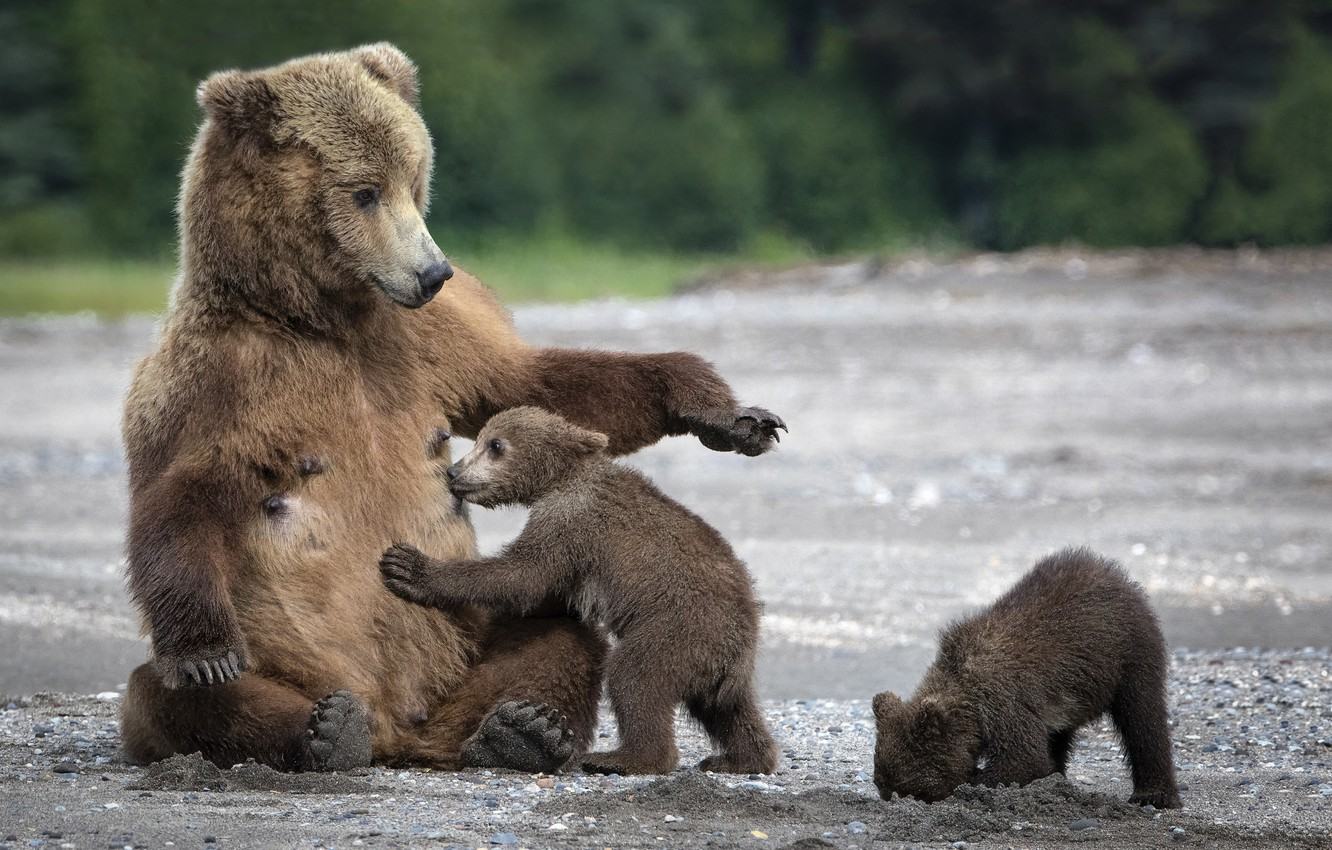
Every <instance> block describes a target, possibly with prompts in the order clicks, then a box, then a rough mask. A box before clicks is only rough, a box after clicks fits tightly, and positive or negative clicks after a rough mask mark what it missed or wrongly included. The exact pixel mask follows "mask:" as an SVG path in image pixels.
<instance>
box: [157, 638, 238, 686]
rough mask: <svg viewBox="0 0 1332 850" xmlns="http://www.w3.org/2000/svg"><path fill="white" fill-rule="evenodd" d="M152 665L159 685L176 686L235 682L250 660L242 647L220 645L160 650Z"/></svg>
mask: <svg viewBox="0 0 1332 850" xmlns="http://www.w3.org/2000/svg"><path fill="white" fill-rule="evenodd" d="M154 665H155V666H156V667H157V672H158V673H159V674H161V676H162V684H164V685H166V686H167V687H168V688H172V689H175V688H179V687H184V686H194V687H199V686H202V687H207V686H208V685H221V684H224V683H226V682H234V681H236V680H237V679H239V678H240V674H241V673H242V672H244V670H245V668H246V667H248V666H249V663H248V662H247V660H246V657H245V649H244V647H241V646H235V647H226V646H223V647H209V648H207V649H203V650H199V651H198V652H184V653H173V652H166V653H159V654H158V655H157V658H156V660H155V661H154Z"/></svg>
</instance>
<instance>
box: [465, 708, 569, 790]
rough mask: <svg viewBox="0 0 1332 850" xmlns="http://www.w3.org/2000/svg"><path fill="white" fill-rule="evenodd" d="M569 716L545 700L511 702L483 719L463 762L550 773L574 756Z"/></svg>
mask: <svg viewBox="0 0 1332 850" xmlns="http://www.w3.org/2000/svg"><path fill="white" fill-rule="evenodd" d="M573 749H574V736H573V731H572V730H571V729H570V728H569V722H568V718H566V717H565V716H564V715H563V714H561V713H560V712H559V711H557V710H556V709H554V708H552V707H550V706H548V705H544V704H542V703H532V702H527V701H510V702H505V703H503V704H501V705H500V706H499V707H498V708H496V709H495V710H494V711H492V712H491V713H490V714H489V715H488V716H487V717H486V719H485V720H483V721H482V722H481V728H480V729H478V730H477V731H476V734H474V735H472V737H471V738H469V739H468V740H467V741H466V742H465V743H464V744H463V749H462V761H463V764H464V765H466V766H468V767H502V768H508V769H510V770H520V771H523V772H524V773H551V772H554V771H556V770H559V769H560V768H561V767H563V766H564V764H565V762H567V761H568V760H569V757H570V756H572V755H573Z"/></svg>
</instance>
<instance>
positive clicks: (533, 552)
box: [379, 407, 777, 774]
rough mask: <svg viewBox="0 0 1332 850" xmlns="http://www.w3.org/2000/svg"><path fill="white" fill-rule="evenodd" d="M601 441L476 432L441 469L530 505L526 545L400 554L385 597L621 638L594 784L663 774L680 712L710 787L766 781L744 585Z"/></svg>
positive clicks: (507, 420)
mask: <svg viewBox="0 0 1332 850" xmlns="http://www.w3.org/2000/svg"><path fill="white" fill-rule="evenodd" d="M605 447H606V437H605V435H604V434H598V433H595V432H593V431H588V430H587V429H585V428H579V427H578V426H577V425H573V424H571V423H569V422H567V421H566V420H565V419H563V418H562V417H560V416H557V415H556V414H554V413H550V412H549V411H546V410H539V409H537V408H535V407H515V408H511V409H509V410H505V411H503V412H501V413H499V414H496V416H495V417H494V418H493V419H491V420H490V421H489V422H487V423H486V425H485V427H484V428H482V429H481V434H480V436H479V437H477V440H476V445H475V446H474V447H473V448H472V451H470V452H468V454H467V456H466V457H464V458H463V459H462V460H460V461H458V462H457V463H456V464H454V465H453V466H451V467H449V470H448V478H449V489H450V490H452V491H453V494H454V495H455V496H458V497H459V498H462V499H466V500H467V501H469V502H473V503H475V504H478V505H483V506H485V507H497V506H500V505H511V504H520V505H527V506H530V507H531V509H532V511H531V513H530V514H529V515H528V518H527V525H525V526H524V527H523V531H522V534H520V535H518V538H517V539H516V540H514V541H513V542H512V543H510V544H509V545H507V546H505V547H504V549H503V551H501V552H500V553H499V554H498V555H495V556H493V557H489V558H472V559H454V560H448V561H443V560H436V559H434V558H430V557H428V556H427V555H425V554H423V553H422V552H420V551H419V550H418V549H415V548H414V547H412V546H408V545H405V544H399V545H397V546H394V547H393V548H391V549H389V550H388V551H387V552H385V553H384V557H383V559H381V560H380V562H379V569H380V572H381V573H383V575H384V583H385V584H386V585H387V586H388V587H389V588H390V589H391V590H392V591H393V592H394V593H396V594H398V595H399V596H401V597H402V598H404V599H407V600H409V601H412V602H417V603H419V604H422V605H430V606H433V607H443V608H448V607H453V606H457V605H463V604H471V605H484V606H486V607H488V608H498V609H500V610H505V611H511V612H515V613H527V612H529V611H531V610H532V609H534V608H535V607H537V606H539V605H541V604H542V603H543V602H545V601H547V600H548V599H550V598H552V597H555V598H558V599H560V600H561V601H562V602H563V603H564V604H565V605H567V606H569V607H570V608H571V609H573V610H576V611H578V612H579V613H580V614H581V615H582V616H583V617H584V618H586V619H587V620H589V621H595V622H600V623H602V624H603V625H604V626H605V627H606V628H607V629H609V630H610V632H611V633H612V634H613V635H614V636H615V638H616V644H615V648H614V649H613V650H611V655H610V659H609V660H608V662H607V664H606V677H607V682H606V684H607V690H608V691H609V692H610V700H611V706H612V707H613V708H614V709H615V720H616V723H617V725H618V726H619V730H620V746H619V747H618V748H617V749H614V750H608V751H604V752H595V753H590V754H589V755H588V756H587V757H586V758H585V759H584V760H583V769H584V770H586V771H589V772H594V773H620V774H629V773H669V772H671V771H672V770H674V769H675V767H676V764H677V763H678V762H679V760H680V753H679V750H677V749H676V746H675V710H676V707H677V706H679V705H680V703H684V705H685V707H686V708H687V709H688V710H689V713H690V714H691V715H692V716H693V717H694V719H695V720H697V721H698V722H699V724H700V725H702V727H703V730H704V731H705V732H706V733H707V734H708V737H709V738H711V739H712V741H713V743H715V744H717V745H718V746H719V747H720V750H721V751H720V752H719V753H715V754H713V755H710V756H708V757H707V758H705V759H703V761H702V762H700V763H699V767H700V768H701V769H703V770H712V771H717V772H718V773H772V771H773V770H774V769H775V768H776V766H777V745H776V744H775V743H774V742H773V740H772V734H771V733H770V732H769V731H768V725H767V723H766V722H765V721H764V719H763V711H762V709H760V708H759V704H758V700H757V698H756V697H755V695H754V656H755V655H756V654H757V652H758V641H759V605H758V600H757V599H755V598H754V586H753V582H752V581H751V580H750V578H749V572H748V571H747V570H746V569H745V565H744V563H743V562H741V560H740V559H739V558H737V557H736V555H735V552H733V551H732V550H731V547H730V544H728V543H727V542H726V540H725V538H723V537H722V536H721V534H719V533H718V532H717V530H716V529H715V528H713V527H712V526H710V525H708V524H707V523H706V522H704V521H703V519H702V518H701V517H699V516H697V515H696V514H694V513H693V512H691V511H690V510H689V509H688V508H686V507H685V506H684V505H681V504H680V503H679V502H677V501H675V500H674V499H672V498H670V497H669V496H667V495H666V494H664V493H662V492H661V491H660V490H658V489H657V488H656V487H655V486H654V485H653V484H652V482H651V481H649V480H648V479H647V478H646V477H644V476H643V475H642V474H641V473H639V472H638V471H636V470H633V469H629V468H628V467H625V466H620V465H619V464H616V463H611V462H610V461H609V460H608V459H607V458H606V455H605V452H604V449H605Z"/></svg>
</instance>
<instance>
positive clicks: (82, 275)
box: [0, 259, 175, 316]
mask: <svg viewBox="0 0 1332 850" xmlns="http://www.w3.org/2000/svg"><path fill="white" fill-rule="evenodd" d="M174 275H175V267H174V265H173V264H172V263H167V262H147V261H143V262H123V261H112V260H92V259H79V260H51V261H42V260H7V261H0V315H6V316H16V315H24V314H27V313H78V312H83V311H92V312H94V313H99V314H101V315H105V316H121V315H124V314H126V313H160V312H162V311H163V310H165V309H166V300H167V290H169V289H170V288H171V280H172V277H173V276H174Z"/></svg>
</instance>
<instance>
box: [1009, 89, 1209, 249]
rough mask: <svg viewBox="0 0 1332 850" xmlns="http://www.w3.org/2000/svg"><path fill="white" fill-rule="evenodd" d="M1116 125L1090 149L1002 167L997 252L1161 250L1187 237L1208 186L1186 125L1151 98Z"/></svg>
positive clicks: (1028, 157)
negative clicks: (1068, 244)
mask: <svg viewBox="0 0 1332 850" xmlns="http://www.w3.org/2000/svg"><path fill="white" fill-rule="evenodd" d="M1116 123H1117V124H1118V127H1116V128H1115V129H1113V130H1110V131H1109V132H1107V133H1106V135H1105V136H1104V137H1103V138H1100V139H1097V140H1096V141H1094V142H1092V143H1091V144H1089V145H1087V146H1085V147H1071V146H1069V147H1047V148H1036V149H1032V150H1028V151H1026V152H1024V153H1022V154H1020V155H1018V156H1017V157H1016V158H1015V159H1014V160H1012V161H1010V162H1008V163H1006V164H1005V165H1004V166H1003V168H1002V172H1001V176H1000V178H999V185H998V191H997V196H998V197H997V204H996V207H997V208H996V229H997V234H998V241H999V243H1000V247H1002V248H1019V247H1022V246H1024V245H1032V244H1039V243H1052V242H1053V243H1057V242H1064V241H1068V240H1076V241H1079V242H1083V243H1086V244H1088V245H1093V246H1098V247H1110V246H1119V245H1163V244H1168V243H1171V242H1177V241H1179V240H1181V239H1183V238H1184V237H1185V236H1186V228H1187V226H1188V224H1189V221H1190V216H1191V214H1192V211H1193V209H1194V207H1195V205H1196V204H1197V202H1198V200H1199V199H1200V198H1201V196H1202V194H1203V192H1204V190H1205V189H1206V185H1207V163H1206V161H1205V160H1204V158H1203V155H1202V151H1201V150H1200V148H1199V146H1198V143H1197V141H1196V140H1195V139H1194V138H1193V135H1192V133H1191V132H1190V130H1189V128H1188V126H1187V125H1186V124H1185V122H1184V121H1183V120H1182V119H1181V118H1180V117H1179V116H1177V115H1174V114H1173V113H1171V112H1170V111H1169V110H1168V109H1166V108H1165V107H1164V106H1163V105H1162V104H1161V103H1159V102H1158V101H1156V100H1153V99H1151V98H1150V97H1148V96H1146V95H1140V96H1138V97H1137V98H1135V99H1134V100H1133V101H1131V102H1130V103H1129V105H1128V108H1127V109H1126V110H1125V114H1124V117H1123V119H1122V120H1120V121H1119V122H1116Z"/></svg>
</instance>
